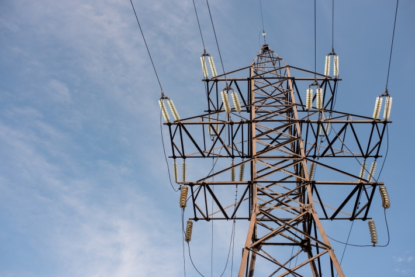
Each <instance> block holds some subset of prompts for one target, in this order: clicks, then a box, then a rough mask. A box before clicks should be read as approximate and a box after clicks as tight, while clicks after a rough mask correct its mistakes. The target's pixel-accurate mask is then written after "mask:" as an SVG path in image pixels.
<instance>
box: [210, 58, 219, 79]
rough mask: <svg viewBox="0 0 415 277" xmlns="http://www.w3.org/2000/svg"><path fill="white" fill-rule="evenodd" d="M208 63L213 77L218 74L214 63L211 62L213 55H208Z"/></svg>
mask: <svg viewBox="0 0 415 277" xmlns="http://www.w3.org/2000/svg"><path fill="white" fill-rule="evenodd" d="M209 64H210V69H211V70H212V75H213V77H216V76H218V74H217V73H216V67H215V63H214V62H213V57H211V56H209Z"/></svg>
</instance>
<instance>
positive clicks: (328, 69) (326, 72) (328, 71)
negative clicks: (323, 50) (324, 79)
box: [324, 55, 330, 76]
mask: <svg viewBox="0 0 415 277" xmlns="http://www.w3.org/2000/svg"><path fill="white" fill-rule="evenodd" d="M324 75H326V76H329V75H330V55H327V56H326V66H325V67H324Z"/></svg>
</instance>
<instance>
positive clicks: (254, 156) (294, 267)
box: [164, 45, 391, 277]
mask: <svg viewBox="0 0 415 277" xmlns="http://www.w3.org/2000/svg"><path fill="white" fill-rule="evenodd" d="M294 72H295V75H299V76H298V77H294V76H293V75H292V74H293V73H294ZM243 73H245V74H246V75H245V76H248V77H242V78H241V77H238V78H237V77H235V76H237V75H238V76H240V75H241V74H243ZM203 81H204V82H205V85H206V86H205V87H206V96H207V100H208V110H207V111H206V112H207V113H205V114H203V115H199V116H195V117H191V118H186V119H181V120H176V121H174V122H166V123H164V124H165V125H167V126H168V128H169V134H170V139H171V148H172V156H170V157H171V158H174V159H177V158H182V159H184V160H186V161H187V162H188V163H193V161H195V160H194V159H196V158H204V159H206V158H211V159H212V158H213V159H215V160H216V159H220V160H222V159H229V164H231V163H230V159H232V160H235V163H232V164H231V166H228V167H225V168H217V169H216V170H217V172H216V173H210V174H209V175H208V176H205V177H203V178H201V179H199V180H192V181H185V182H179V184H182V185H186V186H188V187H189V192H190V196H189V201H190V202H191V203H192V204H191V205H189V206H190V209H191V212H192V214H193V216H192V217H191V218H190V220H194V221H198V220H208V221H209V220H234V219H235V220H249V221H250V222H249V228H248V232H247V236H246V242H245V247H244V249H243V252H242V261H241V265H240V268H239V275H238V276H254V273H255V266H256V264H257V266H258V265H259V261H260V259H261V262H264V261H267V262H268V263H269V265H268V266H267V267H266V268H267V269H271V270H270V272H268V273H267V276H287V275H292V276H311V275H312V276H322V275H323V273H324V275H325V276H326V275H327V276H330V275H331V276H333V277H334V276H335V275H336V273H338V275H339V276H341V277H342V276H344V273H343V271H342V268H341V266H340V264H339V261H338V259H337V258H336V255H335V253H334V250H333V248H332V246H331V244H330V241H329V240H328V238H327V235H326V233H325V231H324V228H323V225H322V223H321V222H322V221H323V220H367V219H370V218H369V217H368V213H369V209H370V207H371V203H372V200H373V198H374V193H375V191H376V188H377V187H378V186H381V185H383V183H381V182H377V181H373V178H371V177H370V178H367V179H365V178H363V176H362V175H360V176H358V172H355V170H353V172H349V171H350V170H348V168H342V167H341V165H342V164H341V163H340V164H338V163H336V165H333V164H332V162H333V161H334V159H335V160H337V159H345V160H347V161H350V160H354V159H355V158H356V159H358V160H361V161H363V160H364V161H366V160H367V159H372V160H376V159H377V158H379V157H381V156H380V155H379V151H380V149H381V145H382V140H383V137H384V134H385V129H386V126H387V123H390V122H391V121H387V120H379V119H373V118H371V117H367V116H358V115H354V114H350V113H344V112H339V111H336V110H334V104H335V96H336V87H337V85H338V82H339V81H341V79H340V78H332V77H329V76H325V75H322V74H318V73H316V72H312V71H308V70H304V69H300V68H297V67H294V66H290V65H288V64H286V63H285V62H284V61H283V60H282V59H281V58H280V57H279V56H278V55H277V54H275V53H274V51H272V50H271V49H270V48H269V46H268V45H264V46H262V48H261V50H260V52H259V53H258V55H257V56H256V58H255V60H254V62H253V63H252V64H251V65H250V66H248V67H245V68H242V69H239V70H236V71H232V72H229V73H226V74H223V75H219V76H216V77H213V78H210V79H209V78H206V79H204V80H203ZM301 82H303V83H306V84H307V85H309V84H313V83H314V84H316V82H317V83H318V86H319V87H321V88H322V90H323V100H322V101H323V107H322V108H320V109H317V108H316V107H315V106H313V108H312V109H311V110H307V109H306V105H305V102H304V101H303V100H302V97H301V95H304V92H305V91H303V92H301V91H299V89H298V86H299V84H300V83H301ZM223 90H225V91H228V92H232V91H235V92H236V93H237V95H238V97H239V98H240V99H241V106H242V111H241V113H238V112H236V110H235V109H232V111H231V113H230V114H228V113H227V112H226V111H225V109H224V105H223V101H222V99H221V91H223ZM313 97H314V101H315V100H316V96H313ZM218 115H219V119H217V116H218ZM365 131H366V133H365ZM346 133H347V135H346ZM361 133H362V134H361ZM346 140H347V141H346ZM352 149H353V150H352ZM354 162H356V161H354ZM243 164H244V165H245V167H246V169H247V170H246V172H247V174H245V175H246V177H245V178H244V179H243V180H239V181H238V180H233V181H232V180H231V181H229V177H228V176H229V175H228V174H229V172H230V171H232V168H234V169H238V168H241V166H242V165H243ZM311 166H312V167H314V168H315V167H318V168H319V169H320V168H321V170H323V172H333V174H336V176H339V178H338V180H336V181H326V180H325V181H323V180H321V181H318V180H314V178H313V176H310V171H312V172H313V170H310V167H311ZM225 174H226V177H225V178H227V179H226V180H222V179H224V178H222V179H221V177H220V176H223V175H225ZM311 175H312V174H311ZM372 175H373V174H372ZM328 176H331V175H328ZM212 177H215V181H211V178H212ZM213 186H221V187H222V188H224V189H229V191H234V190H235V187H236V186H238V188H239V192H240V193H239V195H238V199H237V201H236V203H234V201H229V197H228V198H226V197H224V196H223V194H221V195H218V193H215V192H214V190H213V189H212V187H213ZM321 187H324V188H330V191H331V193H336V191H337V190H338V189H340V187H342V188H346V190H347V189H348V192H347V193H344V189H343V190H340V191H342V192H341V195H340V196H338V197H341V199H342V200H341V201H340V202H338V203H339V204H338V205H337V206H335V207H333V206H329V205H327V204H326V202H327V201H329V202H330V197H329V198H324V194H323V193H321V192H320V188H321ZM225 198H226V199H227V200H223V199H225ZM211 199H213V201H214V203H215V205H216V206H217V207H218V208H219V209H218V211H217V212H215V213H211V214H210V213H209V211H210V210H211V205H210V200H211ZM294 247H295V248H294ZM294 249H296V251H293V250H294ZM294 261H295V262H294ZM262 271H263V269H262V268H261V272H262ZM261 275H262V273H261Z"/></svg>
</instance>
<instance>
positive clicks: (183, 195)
mask: <svg viewBox="0 0 415 277" xmlns="http://www.w3.org/2000/svg"><path fill="white" fill-rule="evenodd" d="M188 190H189V188H188V187H187V186H183V187H182V192H181V193H180V208H186V200H187V192H188Z"/></svg>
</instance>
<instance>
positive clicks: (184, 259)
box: [182, 209, 186, 277]
mask: <svg viewBox="0 0 415 277" xmlns="http://www.w3.org/2000/svg"><path fill="white" fill-rule="evenodd" d="M182 233H183V234H182V235H183V236H184V209H183V210H182ZM182 240H183V272H184V277H186V256H185V254H184V252H185V250H184V239H183V237H182Z"/></svg>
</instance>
